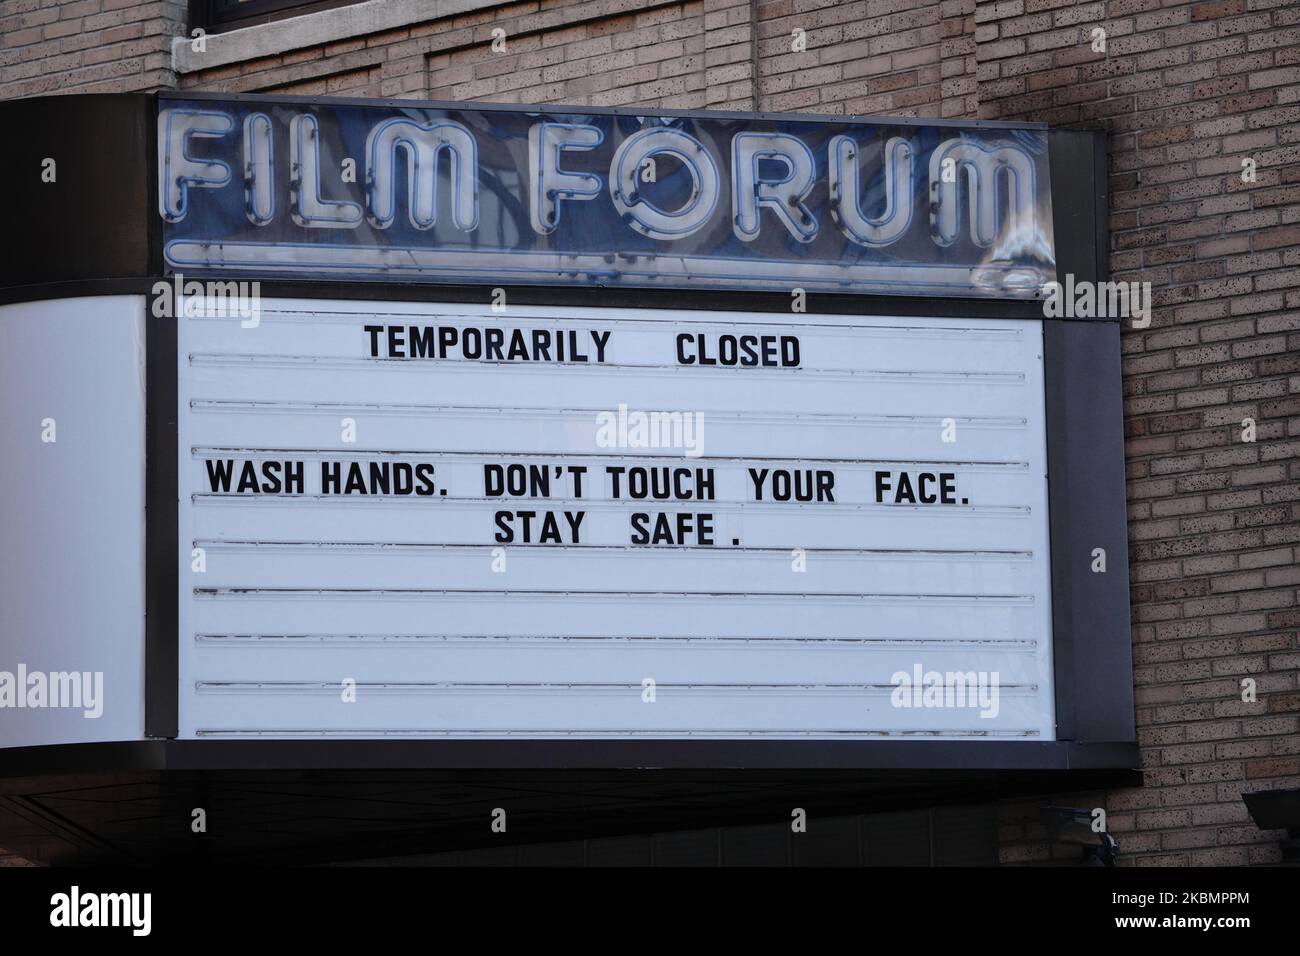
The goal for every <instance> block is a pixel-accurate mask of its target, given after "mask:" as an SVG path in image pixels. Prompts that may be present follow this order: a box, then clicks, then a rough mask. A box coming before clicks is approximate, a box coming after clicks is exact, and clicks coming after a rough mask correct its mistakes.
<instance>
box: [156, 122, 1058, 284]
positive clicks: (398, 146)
mask: <svg viewBox="0 0 1300 956" xmlns="http://www.w3.org/2000/svg"><path fill="white" fill-rule="evenodd" d="M158 172H159V180H158V194H157V207H158V214H159V215H160V216H161V218H162V220H163V236H164V257H165V260H166V266H167V269H168V270H169V272H181V273H185V274H192V273H204V272H218V273H222V274H238V275H254V276H264V277H270V276H283V277H285V278H304V277H307V278H331V279H348V280H365V281H401V282H470V283H485V284H492V285H498V284H500V285H507V284H525V285H527V284H566V285H575V284H576V285H587V286H608V287H618V286H624V287H664V288H683V287H686V288H707V289H740V290H752V289H767V290H785V291H788V290H792V289H795V288H803V289H806V290H817V291H832V292H850V293H877V294H905V295H976V296H990V297H1002V298H1033V297H1035V296H1037V295H1039V293H1040V290H1041V288H1042V287H1043V285H1044V284H1045V283H1048V282H1051V281H1053V280H1054V279H1055V278H1056V266H1055V254H1054V247H1053V232H1052V209H1051V200H1050V195H1051V192H1050V183H1049V178H1048V159H1047V131H1046V130H1045V129H1043V128H1041V127H1025V128H1018V127H1009V126H988V125H981V126H971V127H963V126H952V125H943V126H939V125H923V124H918V123H913V122H906V121H900V120H871V121H865V120H852V121H838V120H831V119H809V118H802V117H800V118H788V119H787V118H779V117H770V116H757V115H755V116H737V115H735V114H727V113H719V114H709V113H689V114H682V115H676V116H672V115H641V114H632V113H627V112H622V111H620V112H617V113H615V112H599V111H586V110H582V109H579V108H574V109H567V108H563V109H547V110H541V109H498V108H491V107H486V108H484V107H470V106H457V105H437V106H432V105H420V104H416V103H412V104H410V105H406V104H399V103H391V102H390V103H376V104H366V103H357V102H350V101H341V102H339V103H329V102H328V101H319V100H317V101H312V102H293V101H289V100H285V99H282V98H270V97H268V98H258V97H242V98H240V99H238V100H233V101H224V100H220V99H210V98H193V99H182V98H172V97H165V98H160V99H159V113H158Z"/></svg>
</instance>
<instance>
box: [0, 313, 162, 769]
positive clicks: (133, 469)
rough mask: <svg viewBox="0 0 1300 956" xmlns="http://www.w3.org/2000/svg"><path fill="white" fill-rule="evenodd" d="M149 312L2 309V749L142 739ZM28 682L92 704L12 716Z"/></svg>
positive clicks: (23, 710) (20, 710) (22, 710)
mask: <svg viewBox="0 0 1300 956" xmlns="http://www.w3.org/2000/svg"><path fill="white" fill-rule="evenodd" d="M144 310H145V304H144V297H143V296H135V295H130V296H93V297H86V298H79V299H52V300H49V301H44V302H27V303H21V304H16V305H5V306H0V409H3V414H0V747H25V746H35V745H39V744H60V743H88V742H96V741H116V740H138V739H140V738H141V737H142V736H143V735H144V517H145V502H144V490H145V483H144V474H145V473H144V468H145V460H144V457H145V456H144V440H145V431H144V426H145V422H144V314H145V313H144ZM47 422H48V423H50V425H49V426H48V427H51V428H52V430H51V431H47V424H46V423H47ZM46 439H52V440H46ZM20 667H21V668H23V669H24V670H25V671H26V674H27V679H26V680H25V681H22V682H21V684H20V683H19V682H18V681H17V677H18V674H19V668H20ZM35 673H41V674H44V675H49V674H51V673H54V674H65V675H66V674H73V673H75V674H78V675H81V681H80V686H81V687H82V688H83V690H82V692H81V694H80V695H73V694H71V693H68V694H67V695H66V696H61V697H60V698H59V701H60V703H61V704H64V705H67V704H70V703H71V698H72V697H73V696H79V697H80V699H81V704H87V703H93V706H92V707H91V708H90V710H89V711H88V710H87V708H86V707H85V706H82V705H75V706H58V707H54V706H48V704H50V703H53V702H54V698H53V697H52V696H47V697H46V704H47V705H46V706H41V707H35V708H33V707H28V706H21V707H20V706H17V700H18V699H17V697H16V696H13V693H14V691H15V690H16V691H17V692H18V693H19V694H22V695H23V697H24V703H26V702H28V701H36V700H39V699H40V698H38V697H32V696H30V695H31V693H32V692H33V691H34V689H35V686H36V685H35V683H33V677H32V675H33V674H35ZM46 681H47V682H48V677H47V678H46ZM6 685H8V686H6ZM23 685H25V686H23ZM64 686H65V687H66V688H67V689H68V691H71V685H70V684H65V685H64ZM96 686H98V687H99V688H100V691H101V693H100V694H98V696H99V698H100V699H99V700H98V701H97V702H92V701H89V700H87V699H86V698H85V695H84V688H87V687H88V688H91V694H92V695H95V693H96V692H95V690H94V688H95V687H96ZM96 710H98V711H99V714H98V715H97V716H88V714H93V713H94V712H95V711H96Z"/></svg>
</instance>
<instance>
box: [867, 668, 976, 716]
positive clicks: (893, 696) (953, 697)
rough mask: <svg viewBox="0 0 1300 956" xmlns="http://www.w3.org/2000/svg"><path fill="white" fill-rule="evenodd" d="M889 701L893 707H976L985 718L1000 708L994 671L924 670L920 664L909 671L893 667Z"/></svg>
mask: <svg viewBox="0 0 1300 956" xmlns="http://www.w3.org/2000/svg"><path fill="white" fill-rule="evenodd" d="M889 682H890V683H891V684H893V685H894V689H893V690H892V691H891V692H890V694H889V702H890V703H891V704H892V705H893V706H895V707H918V708H941V707H950V708H959V709H960V708H970V709H977V708H978V710H979V712H980V717H981V718H983V719H986V720H989V719H992V718H994V717H996V716H997V715H998V711H999V710H1000V704H999V697H1000V691H999V688H1000V677H999V674H998V672H997V671H927V670H925V669H924V668H923V667H922V666H921V665H920V664H916V665H914V666H913V667H912V670H911V672H910V673H909V672H908V671H895V673H894V675H893V676H892V677H891V678H890V679H889Z"/></svg>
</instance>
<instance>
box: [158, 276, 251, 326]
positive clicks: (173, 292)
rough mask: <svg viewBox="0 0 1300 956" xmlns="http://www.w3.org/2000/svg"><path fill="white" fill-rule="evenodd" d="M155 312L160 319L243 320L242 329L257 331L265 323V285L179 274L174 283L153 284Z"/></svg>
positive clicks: (241, 321) (161, 280) (161, 282)
mask: <svg viewBox="0 0 1300 956" xmlns="http://www.w3.org/2000/svg"><path fill="white" fill-rule="evenodd" d="M152 312H153V316H154V318H156V319H192V318H196V317H198V316H211V317H213V318H218V319H239V325H240V328H245V329H255V328H257V327H258V325H260V324H261V322H262V283H260V282H245V281H242V280H241V281H238V282H235V281H226V282H222V281H218V280H215V279H206V280H202V281H200V280H198V279H188V280H187V279H186V278H185V276H183V275H182V274H181V273H179V272H178V273H176V274H175V275H174V276H172V281H171V282H168V281H167V280H165V279H159V280H158V281H157V282H155V283H154V284H153V306H152Z"/></svg>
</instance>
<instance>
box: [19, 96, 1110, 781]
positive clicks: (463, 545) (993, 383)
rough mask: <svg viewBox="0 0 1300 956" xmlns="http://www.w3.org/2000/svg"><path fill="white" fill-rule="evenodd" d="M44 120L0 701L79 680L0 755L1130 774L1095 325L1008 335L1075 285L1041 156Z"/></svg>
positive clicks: (1063, 149) (567, 133) (378, 115)
mask: <svg viewBox="0 0 1300 956" xmlns="http://www.w3.org/2000/svg"><path fill="white" fill-rule="evenodd" d="M61 99H66V102H64V103H58V104H57V107H58V108H60V109H63V110H65V114H61V119H59V121H58V122H54V121H53V119H52V118H51V117H50V116H49V115H48V111H50V110H53V109H55V108H56V105H53V104H45V105H44V107H43V109H44V110H45V112H44V113H38V112H37V110H38V109H40V107H39V106H38V105H36V104H32V103H26V104H6V105H5V107H4V108H5V110H6V111H8V112H9V113H10V114H13V117H12V118H13V119H14V121H15V122H24V123H27V124H29V125H30V126H31V127H32V128H34V129H35V130H36V133H35V135H34V136H33V137H32V142H30V143H24V144H23V145H22V146H21V147H20V149H21V150H23V151H25V152H23V155H22V157H20V161H26V158H27V154H28V153H31V154H32V161H33V162H36V163H37V164H38V165H39V160H38V159H36V157H38V156H40V155H45V154H46V153H48V152H49V151H51V150H53V149H56V148H57V146H58V144H59V142H61V141H66V137H67V136H68V135H70V133H71V132H75V130H77V129H91V128H95V124H96V123H105V124H106V123H108V120H111V121H112V124H111V128H109V127H108V126H107V125H105V126H104V128H102V129H98V133H97V135H99V136H100V138H101V141H102V143H103V146H102V156H101V158H100V161H99V163H98V164H97V165H94V166H92V165H90V164H85V165H81V166H78V165H77V164H76V163H74V164H73V167H74V168H73V169H71V170H69V173H68V176H69V178H68V179H67V180H65V182H66V183H67V185H66V188H65V189H64V190H63V191H62V192H59V193H57V194H56V193H54V192H51V193H49V194H47V195H46V196H45V197H43V198H41V201H42V202H44V203H46V204H47V205H48V208H47V209H45V210H43V212H44V213H46V214H48V215H54V216H56V217H59V216H64V217H66V216H69V215H72V214H73V213H77V214H79V215H82V216H83V219H84V221H85V222H87V224H88V226H87V232H86V235H85V236H84V237H81V238H78V239H77V240H76V241H77V242H81V243H83V244H84V245H85V248H84V249H83V250H82V251H81V254H79V255H78V257H77V259H76V264H69V265H65V266H60V265H58V263H54V264H51V263H49V262H48V261H47V260H46V259H44V258H41V257H40V256H38V255H37V254H36V252H35V251H32V250H19V251H18V252H17V253H16V255H15V257H14V258H13V259H11V260H10V262H9V263H8V265H7V266H6V271H5V272H4V277H3V278H4V286H5V287H6V289H7V291H6V293H5V295H6V299H5V301H6V302H8V303H9V304H6V305H2V306H0V321H3V323H4V324H3V326H0V327H3V328H4V329H6V350H5V358H4V361H5V362H6V365H5V370H6V376H5V381H4V386H3V387H4V399H5V401H6V404H7V406H13V407H22V408H27V409H31V410H32V412H31V414H36V411H35V410H36V409H39V408H43V407H45V406H46V405H47V404H57V403H59V402H61V403H62V405H61V407H62V409H63V411H62V412H61V413H60V414H61V415H62V417H63V419H64V423H63V424H61V425H60V428H61V429H63V430H62V431H61V432H60V435H61V436H64V435H69V434H73V435H76V434H81V435H95V436H97V437H96V440H95V441H93V442H87V443H86V444H85V445H84V446H83V445H78V444H76V443H73V444H65V445H62V446H61V452H62V454H61V455H52V454H45V455H43V456H37V457H33V456H32V454H31V449H30V448H28V447H27V436H26V433H25V432H23V431H22V430H21V429H20V428H18V427H17V426H15V427H14V428H13V429H11V430H9V431H6V432H4V433H3V453H4V455H5V458H6V460H14V461H21V462H22V463H23V464H22V465H21V469H23V470H22V478H23V483H24V486H25V487H27V488H29V489H32V491H31V492H30V494H32V495H35V496H36V499H37V501H36V504H35V505H33V501H32V500H31V499H30V497H28V498H24V497H21V496H17V495H14V494H9V493H8V492H6V494H5V495H4V496H3V502H2V503H0V507H3V508H4V509H5V511H4V517H5V521H6V527H10V526H12V527H16V528H18V529H19V539H20V540H19V541H17V542H16V543H15V544H16V546H17V547H19V548H20V549H23V548H31V549H33V551H32V553H34V554H41V555H45V558H43V559H42V561H43V563H44V564H45V565H46V567H49V566H56V567H58V568H59V569H60V570H59V571H58V572H57V573H56V574H55V575H54V577H53V578H50V579H48V580H45V581H44V583H42V582H40V581H37V580H36V578H35V574H36V571H35V569H32V570H31V571H30V572H29V571H28V570H27V569H23V568H19V569H17V571H16V573H14V574H6V578H5V582H4V585H3V587H4V593H3V597H4V601H3V606H4V607H6V608H8V609H9V611H8V612H7V613H9V614H11V615H12V616H13V617H14V620H16V621H20V622H21V625H22V626H21V634H22V636H21V637H19V638H17V639H15V641H14V642H12V645H13V646H12V648H11V650H12V652H13V654H14V655H15V656H16V657H17V658H20V659H19V660H15V661H12V662H8V663H13V664H15V665H16V664H18V663H21V664H23V666H24V668H25V669H26V671H31V672H51V673H52V672H55V671H56V670H57V669H58V667H59V666H73V665H72V663H71V662H69V663H67V664H62V665H61V661H58V660H47V659H45V658H47V657H50V655H49V654H48V653H45V650H44V649H45V648H47V647H52V646H53V647H59V648H62V649H63V651H66V652H67V653H68V654H71V655H72V656H73V657H75V656H76V648H77V647H78V646H79V645H78V643H77V642H78V641H79V640H82V638H80V637H76V636H75V635H78V634H81V635H85V638H84V639H85V640H86V641H90V635H99V636H100V637H101V638H102V640H100V641H99V643H98V644H96V645H94V648H95V649H94V653H93V654H91V655H90V658H92V664H94V663H98V664H99V665H102V666H97V667H92V668H91V669H92V670H96V671H103V672H104V674H105V676H106V678H107V679H106V681H105V685H104V690H103V695H102V696H103V699H104V703H105V710H104V715H105V716H104V719H103V720H102V721H99V722H97V723H96V729H95V730H94V731H93V732H91V731H84V732H83V730H82V727H81V725H80V724H78V723H77V722H76V721H74V720H72V719H71V718H67V719H65V720H63V721H62V722H59V723H57V724H53V723H47V724H44V725H40V727H43V728H44V729H43V730H42V729H38V724H39V721H34V720H33V719H31V718H25V720H26V723H24V724H22V725H21V728H22V729H21V731H18V730H15V731H13V732H12V733H7V734H6V735H5V736H3V737H0V743H2V744H3V745H6V746H17V745H21V744H24V743H37V742H39V743H60V742H64V743H67V742H75V741H79V740H82V741H90V740H94V741H109V740H119V741H120V740H136V741H150V740H161V741H168V742H167V743H165V744H161V746H164V747H165V748H168V749H165V751H164V753H165V754H166V755H172V756H174V755H184V756H183V757H177V758H176V759H183V760H184V761H186V762H187V765H189V766H205V765H209V763H208V762H209V761H212V760H217V759H220V760H226V759H228V758H227V757H226V756H224V755H228V754H230V753H232V751H230V750H223V749H213V748H217V747H229V746H238V747H250V748H254V750H247V751H240V752H242V753H250V754H251V753H254V752H256V748H257V747H259V746H262V745H263V744H265V743H266V742H267V741H302V740H318V741H323V742H328V741H337V742H339V744H338V745H339V746H342V745H343V742H346V741H348V740H365V741H368V742H372V743H373V744H374V745H375V747H376V748H377V749H373V750H368V751H366V752H365V755H364V758H363V759H364V760H367V761H373V762H374V763H375V765H381V766H389V765H391V766H399V765H400V766H411V765H420V766H426V765H438V766H470V765H476V766H494V765H499V766H527V765H534V766H648V765H652V766H665V767H667V766H696V767H721V766H729V767H758V766H766V767H782V766H788V767H857V768H877V769H880V768H891V767H896V768H914V767H932V768H933V767H955V766H961V767H967V768H983V769H1010V768H1020V769H1025V768H1037V769H1055V770H1065V769H1069V768H1075V767H1114V766H1124V765H1127V763H1128V762H1129V761H1131V759H1132V736H1133V735H1132V701H1131V679H1130V675H1131V662H1130V659H1129V650H1128V647H1129V644H1128V632H1127V626H1128V621H1127V572H1126V552H1125V547H1126V545H1125V532H1124V510H1123V509H1124V486H1123V460H1122V442H1121V435H1120V416H1119V377H1118V376H1119V371H1118V327H1117V324H1116V323H1115V322H1112V321H1105V320H1088V321H1064V320H1058V319H1051V318H1045V317H1044V316H1043V313H1042V309H1041V305H1040V303H1039V302H1038V299H1039V298H1040V296H1041V294H1042V288H1043V286H1044V284H1046V283H1048V282H1051V281H1054V280H1057V279H1058V278H1060V277H1066V276H1070V277H1073V278H1074V279H1075V280H1085V281H1090V280H1099V279H1102V278H1104V274H1103V273H1102V272H1101V271H1100V269H1099V266H1098V263H1099V262H1100V261H1101V257H1100V256H1099V254H1098V250H1099V249H1100V248H1102V246H1101V243H1100V241H1099V236H1100V235H1101V233H1100V232H1099V230H1101V229H1102V228H1103V227H1104V224H1103V223H1102V222H1101V219H1100V217H1099V215H1098V202H1099V200H1098V198H1097V194H1096V191H1095V189H1096V187H1095V184H1096V183H1104V180H1105V171H1104V166H1100V167H1099V166H1098V159H1099V157H1100V158H1101V159H1102V160H1103V161H1104V152H1102V151H1101V150H1100V149H1099V146H1098V144H1099V140H1097V139H1096V138H1095V137H1093V136H1092V135H1091V134H1084V133H1059V132H1055V131H1050V130H1048V129H1046V128H1045V127H1041V126H1033V125H1028V126H1016V125H1011V124H995V123H985V124H969V125H960V124H953V123H939V122H934V123H927V122H921V121H902V120H866V119H852V118H836V119H830V118H818V117H792V116H769V115H737V114H712V113H689V114H665V113H658V112H651V113H643V112H641V111H626V110H598V109H589V108H564V109H536V108H506V107H491V106H469V105H464V104H421V103H417V102H405V101H351V100H308V99H294V98H287V97H256V96H238V97H228V98H221V97H217V96H210V95H198V94H193V95H190V94H187V95H159V96H157V97H143V96H139V97H118V98H113V99H112V101H111V102H104V101H100V100H97V99H96V98H61ZM20 113H21V115H18V114H20ZM106 117H107V118H108V119H105V118H106ZM146 170H147V171H148V172H149V176H148V178H146V177H145V175H144V172H145V171H146ZM117 181H120V182H122V183H124V185H121V186H120V188H118V189H117V190H116V191H115V192H113V191H112V185H111V184H112V183H113V182H117ZM50 197H54V198H53V199H51V198H50ZM23 201H24V202H26V203H29V204H32V203H35V202H36V201H37V199H36V198H26V197H25V198H24V200H23ZM1102 208H1103V209H1104V202H1103V204H1102ZM33 289H35V290H36V291H35V292H33V291H32V290H33ZM91 293H94V294H97V295H99V296H101V298H98V299H90V298H85V296H86V295H88V294H91ZM37 299H46V300H52V301H36V300H37ZM56 326H57V327H58V328H59V329H60V330H61V334H70V335H75V336H81V337H83V338H84V340H85V341H86V342H92V343H97V345H96V348H98V349H99V350H100V351H101V352H102V355H103V356H104V362H105V364H104V366H103V367H102V368H99V369H97V371H96V373H95V374H94V376H93V377H91V378H87V379H86V380H87V381H89V382H93V384H94V385H95V394H94V395H89V394H85V395H83V394H80V393H79V392H78V390H77V388H76V387H75V385H68V382H70V381H71V382H75V381H76V379H77V375H78V374H84V370H83V372H80V373H77V374H71V373H70V372H69V370H68V368H67V363H68V362H69V359H68V356H67V353H66V352H64V351H63V350H53V349H48V348H45V347H44V346H43V345H42V342H43V341H44V340H43V337H42V333H43V330H45V329H53V328H55V327H56ZM141 346H143V347H141ZM60 383H61V384H60ZM69 389H71V394H70V395H69V394H65V393H66V392H67V391H68V390H69ZM60 396H62V397H60ZM105 415H111V416H112V419H113V420H112V422H111V423H110V422H108V421H106V420H105V419H104V416H105ZM23 427H26V426H23ZM6 428H8V426H6ZM114 429H116V431H115V432H114V431H113V430H114ZM110 433H115V434H117V435H119V436H120V440H119V441H117V442H109V441H106V440H105V439H104V436H105V435H107V434H110ZM63 440H64V439H62V438H60V441H63ZM97 469H99V470H104V469H107V470H109V471H111V474H112V480H110V481H104V482H101V484H100V485H99V486H96V485H93V484H88V483H87V482H85V481H84V480H81V479H82V478H84V477H85V476H86V475H87V474H88V473H90V472H94V471H95V470H97ZM78 476H81V478H79V477H78ZM78 496H79V497H78ZM46 499H48V500H46ZM65 499H66V500H65ZM141 503H142V504H143V514H141V512H140V505H141ZM60 507H62V508H64V509H65V513H68V514H71V515H73V516H74V517H75V519H76V522H77V523H78V528H77V529H74V528H73V527H72V526H65V524H64V519H63V518H60V517H59V516H58V515H59V514H60V512H59V509H60ZM67 509H71V511H68V510H67ZM101 516H102V517H101ZM86 522H89V523H90V525H91V526H92V530H94V528H98V525H97V524H96V523H97V522H99V523H102V524H103V527H102V528H98V530H97V531H95V533H97V534H99V535H101V540H104V541H106V542H109V543H108V544H106V545H105V547H107V548H108V553H107V554H105V553H97V554H95V555H93V556H92V555H85V554H83V553H81V552H78V551H76V549H75V548H74V547H73V544H72V542H73V541H74V540H77V535H78V534H81V533H84V527H81V525H83V524H84V523H86ZM133 533H134V537H133ZM65 552H66V553H65ZM1099 553H1100V554H1101V556H1102V557H1101V562H1100V564H1101V567H1100V570H1099V569H1098V557H1097V556H1098V554H1099ZM43 573H48V572H43ZM61 580H62V581H63V585H60V584H59V582H60V581H61ZM73 581H77V582H80V583H79V584H78V585H73V584H72V582H73ZM76 586H79V587H83V588H90V589H92V591H93V590H94V589H96V588H99V589H100V591H101V592H102V594H103V595H108V594H113V595H117V597H116V598H115V599H114V600H113V601H111V602H109V601H107V599H105V601H104V602H102V603H101V604H100V605H99V607H100V608H103V609H105V613H104V614H101V613H99V612H97V610H96V607H95V606H94V605H91V606H85V607H80V606H70V605H59V602H58V601H57V600H56V599H55V597H54V596H55V595H56V594H58V593H60V587H66V588H71V587H76ZM131 594H143V595H144V607H143V610H142V609H141V608H140V607H138V606H137V605H135V604H133V603H132V602H131V601H130V600H129V595H131ZM55 630H57V631H58V632H59V633H60V634H62V635H65V636H64V637H63V638H60V641H61V643H60V642H55V643H54V644H50V643H49V642H48V640H47V635H48V634H49V633H52V632H53V631H55ZM66 635H74V636H73V637H68V636H66ZM90 646H91V645H90V644H87V647H88V648H89V647H90ZM61 653H62V651H61ZM65 656H66V655H65ZM81 669H84V668H81ZM14 670H15V668H14V667H8V666H7V662H5V661H0V671H14ZM26 671H25V672H26ZM140 674H143V675H144V682H143V686H142V685H141V682H140V679H139V675H140ZM131 675H135V677H134V678H132V676H131ZM953 679H955V680H956V681H957V682H958V683H959V685H960V686H959V688H958V689H957V694H956V695H955V696H956V699H954V694H953V687H952V681H953ZM936 680H937V681H938V684H936V683H935V682H936ZM936 692H937V693H936ZM114 695H118V696H117V698H116V699H117V700H118V701H119V702H120V706H121V707H122V709H121V710H119V711H114V710H113V706H114V704H113V701H114V700H115V696H114ZM10 726H11V727H12V726H15V725H10ZM51 728H53V729H51ZM257 741H262V742H263V744H259V743H256V742H257ZM205 747H207V748H208V749H206V750H205V749H204V748H205ZM411 747H415V749H410V748H411ZM177 748H181V749H177ZM385 748H388V749H385ZM311 752H312V753H318V752H319V753H322V754H325V753H327V752H326V751H311ZM277 753H283V751H277ZM295 753H297V752H295ZM305 753H306V751H302V752H301V753H299V755H298V756H295V757H294V760H296V761H298V762H299V763H300V764H301V762H302V761H304V760H306V761H308V762H307V763H306V764H302V765H313V766H314V765H317V764H314V763H311V760H315V759H317V758H307V757H304V756H301V754H305ZM349 753H351V754H353V756H352V757H350V758H349V759H353V760H355V759H358V758H357V756H356V755H357V754H359V753H360V752H359V751H349ZM216 754H221V755H223V756H221V757H220V758H218V757H216V756H214V755H216ZM163 759H171V756H166V757H164V758H163ZM320 759H322V760H325V762H326V763H328V762H329V761H330V760H332V759H334V758H331V757H328V756H325V757H321V758H320Z"/></svg>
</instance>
